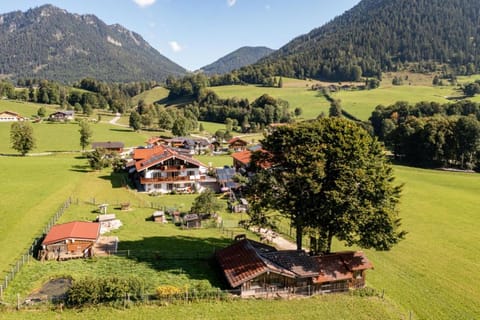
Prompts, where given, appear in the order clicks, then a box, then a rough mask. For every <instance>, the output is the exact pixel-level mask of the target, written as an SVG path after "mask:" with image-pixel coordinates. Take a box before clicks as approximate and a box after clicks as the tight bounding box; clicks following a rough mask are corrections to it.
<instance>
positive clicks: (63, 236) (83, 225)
mask: <svg viewBox="0 0 480 320" xmlns="http://www.w3.org/2000/svg"><path fill="white" fill-rule="evenodd" d="M99 236H100V223H97V222H83V221H74V222H68V223H63V224H57V225H54V226H53V227H52V229H50V232H48V234H47V235H46V236H45V239H44V240H43V242H42V250H41V251H40V258H41V259H47V260H51V259H57V260H66V259H72V258H83V257H91V256H93V255H94V252H93V246H94V245H95V243H96V242H97V241H98V238H99Z"/></svg>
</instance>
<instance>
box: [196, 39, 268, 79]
mask: <svg viewBox="0 0 480 320" xmlns="http://www.w3.org/2000/svg"><path fill="white" fill-rule="evenodd" d="M273 51H274V50H273V49H270V48H267V47H250V46H244V47H241V48H239V49H237V50H235V51H233V52H231V53H229V54H227V55H226V56H223V57H222V58H220V59H218V60H217V61H215V62H213V63H211V64H209V65H207V66H204V67H202V68H201V69H200V70H201V71H203V72H204V73H206V74H208V75H212V74H224V73H228V72H230V71H232V70H235V69H238V68H241V67H244V66H247V65H250V64H253V63H255V62H257V61H258V60H260V59H261V58H263V57H265V56H267V55H269V54H270V53H272V52H273Z"/></svg>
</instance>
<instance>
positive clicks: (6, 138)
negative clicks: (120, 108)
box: [0, 122, 153, 154]
mask: <svg viewBox="0 0 480 320" xmlns="http://www.w3.org/2000/svg"><path fill="white" fill-rule="evenodd" d="M10 127H11V123H0V137H2V139H0V153H7V154H16V153H17V152H16V151H15V150H13V149H12V148H11V143H10ZM32 127H33V135H34V137H35V140H36V148H35V149H33V150H32V151H31V152H32V153H39V152H62V151H75V152H78V151H80V150H81V147H80V133H79V131H78V130H79V129H80V127H79V125H78V123H77V122H70V123H48V122H42V123H32ZM90 128H91V129H92V132H93V135H92V142H93V141H121V142H123V143H124V144H125V146H130V147H131V146H138V145H144V144H145V141H146V140H147V139H148V138H149V137H150V136H151V135H153V134H151V133H149V132H143V131H142V132H132V130H131V129H129V128H124V127H119V126H115V125H111V124H108V123H92V124H91V125H90Z"/></svg>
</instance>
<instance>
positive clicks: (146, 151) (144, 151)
mask: <svg viewBox="0 0 480 320" xmlns="http://www.w3.org/2000/svg"><path fill="white" fill-rule="evenodd" d="M164 149H165V146H155V147H153V148H136V149H134V150H133V159H135V160H143V159H147V158H149V157H151V156H153V155H154V154H156V153H162V152H163V150H164Z"/></svg>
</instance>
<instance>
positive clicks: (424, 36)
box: [240, 0, 480, 80]
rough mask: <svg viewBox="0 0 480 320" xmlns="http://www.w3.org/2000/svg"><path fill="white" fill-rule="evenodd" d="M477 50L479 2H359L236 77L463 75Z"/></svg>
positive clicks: (477, 67) (477, 62) (476, 58)
mask: <svg viewBox="0 0 480 320" xmlns="http://www.w3.org/2000/svg"><path fill="white" fill-rule="evenodd" d="M477 44H478V46H480V2H478V1H469V0H416V1H411V0H362V1H360V2H359V3H358V4H357V5H355V6H354V7H353V8H351V9H350V10H347V11H346V12H345V13H343V14H342V15H340V16H337V17H335V18H334V19H332V20H331V21H329V22H328V23H326V24H324V25H322V26H320V27H318V28H315V29H313V30H311V31H310V32H308V33H306V34H304V35H300V36H298V37H296V38H294V39H293V40H291V41H290V42H289V43H287V44H285V45H284V46H282V47H281V48H280V49H278V50H277V51H275V52H273V53H272V54H270V55H269V56H268V57H265V58H263V59H261V60H260V61H258V62H257V63H256V64H255V65H254V67H251V68H250V70H249V69H248V67H246V68H244V69H243V70H242V71H241V72H240V73H242V72H243V73H245V74H246V75H248V74H250V75H251V74H255V73H256V74H258V71H259V70H261V71H262V73H263V74H264V75H266V76H275V75H281V76H288V77H296V78H306V77H311V78H317V79H327V80H358V75H359V74H360V75H363V76H367V77H372V76H374V77H381V73H382V72H384V71H395V70H398V69H402V68H404V67H405V66H406V65H408V64H411V63H416V64H419V66H417V70H416V71H420V72H422V71H435V70H437V68H439V66H441V65H446V66H448V67H449V68H452V70H453V71H455V72H457V73H459V74H467V73H468V72H469V71H470V73H472V72H476V71H479V70H480V59H479V53H480V51H479V50H478V49H477V48H476V46H477ZM469 64H474V65H473V66H472V65H469ZM468 68H470V70H467V69H468Z"/></svg>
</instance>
